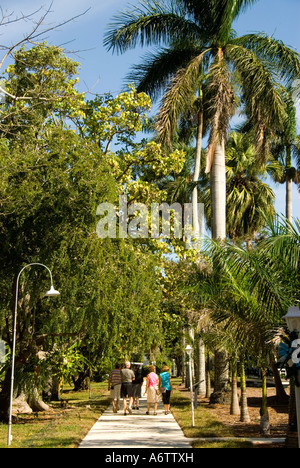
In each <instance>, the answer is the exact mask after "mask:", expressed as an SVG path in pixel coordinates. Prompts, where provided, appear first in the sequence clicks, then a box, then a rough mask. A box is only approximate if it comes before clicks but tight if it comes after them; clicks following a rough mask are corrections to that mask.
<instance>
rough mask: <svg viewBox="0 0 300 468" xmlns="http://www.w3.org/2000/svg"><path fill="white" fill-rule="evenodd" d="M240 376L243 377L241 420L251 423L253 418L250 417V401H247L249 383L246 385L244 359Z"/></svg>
mask: <svg viewBox="0 0 300 468" xmlns="http://www.w3.org/2000/svg"><path fill="white" fill-rule="evenodd" d="M240 377H241V422H246V423H249V422H250V421H251V418H250V414H249V409H248V402H247V385H246V375H245V364H244V361H241V368H240Z"/></svg>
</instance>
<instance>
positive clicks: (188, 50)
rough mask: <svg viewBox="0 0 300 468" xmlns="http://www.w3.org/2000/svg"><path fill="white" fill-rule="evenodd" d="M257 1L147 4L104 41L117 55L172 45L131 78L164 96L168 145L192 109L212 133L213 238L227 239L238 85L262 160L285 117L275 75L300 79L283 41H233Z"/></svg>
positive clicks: (125, 16) (298, 64)
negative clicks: (229, 145)
mask: <svg viewBox="0 0 300 468" xmlns="http://www.w3.org/2000/svg"><path fill="white" fill-rule="evenodd" d="M255 1H256V0H202V1H200V0H176V1H173V2H172V3H163V2H162V1H161V2H159V1H157V0H153V1H149V2H147V1H142V2H141V3H140V6H139V7H136V8H135V9H134V10H123V12H122V13H120V15H119V16H117V17H115V19H114V22H113V23H112V24H111V25H110V26H109V28H110V29H109V31H108V33H107V35H106V38H105V45H106V46H107V47H108V49H111V50H113V51H116V52H120V53H124V52H125V51H126V50H128V49H130V48H133V47H135V46H136V45H137V44H140V45H142V46H145V45H147V46H148V45H156V46H162V45H167V47H161V48H160V49H159V50H158V52H156V53H155V54H149V53H148V54H147V55H146V56H145V58H144V60H143V62H142V63H141V64H139V65H137V66H135V67H133V74H132V75H131V76H130V77H131V78H133V79H134V81H135V82H136V83H137V85H138V90H143V91H145V92H147V93H148V94H150V96H151V97H152V98H156V97H157V96H158V93H159V92H160V91H162V92H164V98H163V102H162V106H161V109H160V112H159V115H158V121H157V130H158V133H159V136H160V139H161V141H163V142H165V143H169V144H170V141H171V136H172V134H174V132H175V130H176V126H177V121H178V118H179V116H180V115H184V114H187V112H188V111H191V109H194V111H195V115H196V116H198V119H197V120H198V128H199V132H198V137H199V138H198V139H199V142H201V140H202V132H201V129H202V126H203V128H205V129H207V130H209V134H210V137H209V145H208V149H207V164H206V171H207V173H210V174H211V198H212V210H213V222H212V234H213V237H214V238H215V239H218V238H221V239H224V238H225V236H226V201H225V199H226V177H225V142H226V139H227V132H228V128H229V121H230V119H231V117H232V116H233V114H234V112H235V110H236V108H237V106H238V103H239V101H238V99H237V93H236V92H235V86H239V90H240V92H239V97H240V100H241V102H242V103H243V105H244V109H245V112H246V114H247V115H248V117H249V119H250V121H251V122H252V123H253V127H254V129H255V133H256V145H257V151H258V154H262V155H265V154H266V147H267V140H268V137H269V135H270V134H272V131H273V129H274V128H282V126H283V120H284V116H285V106H284V102H283V99H282V97H281V94H280V92H279V87H278V86H277V81H276V80H277V76H278V74H279V75H280V79H281V81H282V82H284V83H285V84H286V85H291V83H292V82H293V81H294V80H295V79H296V78H298V77H299V76H300V60H299V55H298V54H297V53H296V52H295V51H293V50H292V49H290V48H288V47H286V46H285V45H284V44H283V43H282V42H281V41H278V40H276V39H274V38H273V37H268V36H266V35H265V34H249V35H246V36H242V37H235V35H234V33H233V32H232V30H231V26H232V22H233V21H234V20H235V19H236V18H237V17H238V15H239V14H240V13H241V12H243V11H244V10H245V9H246V8H247V7H249V6H251V5H252V4H253V3H255ZM237 78H238V80H237ZM204 121H205V123H204ZM199 144H201V143H199ZM198 154H200V151H199V152H198ZM197 167H198V166H197V164H196V165H195V168H197ZM196 171H197V169H196V170H195V178H196V176H197V172H196Z"/></svg>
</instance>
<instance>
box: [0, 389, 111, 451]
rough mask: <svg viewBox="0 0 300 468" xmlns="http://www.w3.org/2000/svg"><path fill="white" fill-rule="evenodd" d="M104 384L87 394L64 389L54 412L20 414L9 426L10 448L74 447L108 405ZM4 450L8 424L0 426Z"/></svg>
mask: <svg viewBox="0 0 300 468" xmlns="http://www.w3.org/2000/svg"><path fill="white" fill-rule="evenodd" d="M109 402H110V399H109V392H108V391H107V383H93V384H92V393H91V399H89V392H88V391H83V392H77V393H75V392H72V391H71V390H66V391H65V392H64V393H63V396H62V399H61V401H59V402H52V403H51V407H52V408H53V411H51V412H46V413H35V414H31V415H20V416H19V417H18V421H17V423H16V424H13V426H12V434H13V441H12V445H11V448H75V447H77V446H78V444H79V443H80V441H81V440H82V439H83V438H84V437H85V435H86V434H87V432H88V431H89V430H90V429H91V427H92V426H93V425H94V423H95V422H96V421H97V419H98V418H99V417H100V415H101V414H102V413H103V411H104V410H105V409H106V408H107V406H108V405H109ZM6 447H7V425H5V424H0V448H6Z"/></svg>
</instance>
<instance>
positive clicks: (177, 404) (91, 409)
mask: <svg viewBox="0 0 300 468" xmlns="http://www.w3.org/2000/svg"><path fill="white" fill-rule="evenodd" d="M173 383H174V391H173V393H172V399H171V404H172V412H173V414H174V417H175V418H176V420H177V422H178V423H179V425H180V426H181V428H182V430H183V432H184V434H185V435H186V437H188V438H192V439H202V438H207V437H209V438H210V437H234V434H233V433H232V432H231V431H230V429H229V428H228V427H226V426H224V425H223V424H222V423H221V422H220V421H218V419H217V417H216V416H215V415H213V414H212V412H211V411H210V409H209V408H207V407H204V406H201V405H199V406H198V408H197V410H196V411H195V427H192V421H191V404H190V395H189V392H182V391H179V390H178V385H179V383H180V380H179V379H174V381H173ZM109 403H110V398H109V392H108V391H107V383H106V382H102V383H93V384H92V398H91V400H89V392H88V391H82V392H76V393H75V392H72V391H71V390H70V389H69V390H68V391H65V392H64V393H63V396H62V399H61V401H60V402H52V403H51V407H52V410H53V411H52V412H47V413H35V414H32V415H20V416H19V417H18V421H17V423H16V424H13V426H12V434H13V441H12V445H11V447H12V448H76V447H77V446H78V445H79V443H80V442H81V440H82V439H83V438H84V437H85V435H86V434H87V433H88V431H89V430H90V429H91V428H92V426H93V425H94V423H95V422H96V421H97V420H98V418H99V417H100V416H101V414H102V413H103V411H105V409H106V408H107V407H108V405H109ZM193 447H194V448H249V447H252V445H251V444H249V443H247V442H243V441H242V440H241V441H222V442H207V441H205V442H202V441H197V440H195V441H194V443H193ZM0 448H7V425H5V424H0Z"/></svg>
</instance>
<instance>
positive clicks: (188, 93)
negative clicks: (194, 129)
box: [156, 49, 209, 146]
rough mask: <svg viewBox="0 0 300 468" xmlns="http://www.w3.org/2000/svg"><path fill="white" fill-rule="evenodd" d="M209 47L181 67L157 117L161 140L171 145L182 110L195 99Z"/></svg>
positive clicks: (189, 105)
mask: <svg viewBox="0 0 300 468" xmlns="http://www.w3.org/2000/svg"><path fill="white" fill-rule="evenodd" d="M207 53H209V49H207V50H204V51H202V52H201V53H200V54H199V55H197V56H196V57H195V58H193V59H192V60H191V62H190V63H189V64H188V66H187V67H185V68H182V69H180V70H179V71H178V72H177V73H176V75H175V77H174V79H173V80H172V82H171V84H170V86H169V88H168V90H167V92H166V94H165V96H164V98H163V102H162V106H161V109H160V111H159V114H158V118H157V126H156V130H157V134H158V138H159V140H160V141H161V142H162V143H164V144H166V145H169V146H170V144H171V139H172V135H174V133H175V130H176V127H177V121H178V118H179V116H180V114H181V113H182V112H184V111H185V110H186V109H187V108H191V105H192V104H193V102H194V101H195V99H196V98H195V93H196V90H197V86H198V84H199V78H200V77H201V65H202V62H203V60H204V56H205V54H207Z"/></svg>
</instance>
